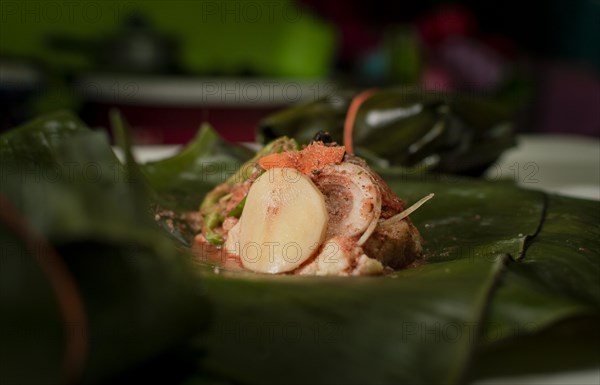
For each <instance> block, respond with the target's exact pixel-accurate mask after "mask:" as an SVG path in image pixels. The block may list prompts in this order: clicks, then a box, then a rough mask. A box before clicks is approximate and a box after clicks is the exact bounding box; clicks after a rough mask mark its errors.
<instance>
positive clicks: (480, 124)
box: [258, 88, 515, 175]
mask: <svg viewBox="0 0 600 385" xmlns="http://www.w3.org/2000/svg"><path fill="white" fill-rule="evenodd" d="M354 96H356V93H354V92H348V91H346V92H339V93H334V94H332V95H329V96H327V97H325V98H323V99H320V100H317V101H314V102H310V103H307V104H303V105H299V106H294V107H290V108H288V109H286V110H283V111H280V112H276V113H274V114H273V115H271V116H268V117H267V118H265V119H264V120H263V121H262V122H261V125H260V128H259V132H258V140H259V141H260V142H262V143H266V142H268V141H270V140H273V139H275V138H277V137H280V136H289V137H291V138H294V139H296V140H297V141H298V142H299V143H301V144H306V143H308V142H309V141H310V140H311V139H312V137H313V136H314V135H315V133H316V132H318V131H319V130H322V131H327V132H329V133H330V134H331V136H332V138H333V139H334V140H335V141H337V142H338V143H342V139H343V127H344V120H345V119H346V112H347V111H348V108H349V106H350V102H351V100H352V98H353V97H354ZM353 127H354V128H353V139H354V150H355V152H356V153H357V154H358V155H360V156H362V157H364V158H366V159H368V160H370V161H371V164H372V165H374V166H380V167H390V166H396V167H398V166H402V167H408V168H416V169H427V170H432V171H438V172H445V173H455V174H462V175H480V174H481V173H482V172H483V171H484V170H485V169H486V168H488V167H489V166H490V165H491V164H492V163H493V162H494V161H495V160H496V159H497V158H498V157H499V156H500V154H502V152H504V151H505V150H506V149H507V148H510V147H512V146H513V145H514V143H515V139H514V132H513V117H512V111H511V110H510V109H508V108H506V107H505V106H502V105H500V104H498V103H497V102H493V101H491V100H486V99H483V98H476V97H473V96H470V95H462V94H443V93H438V92H432V91H423V90H418V89H413V88H388V89H381V90H378V91H377V92H375V93H374V94H373V95H372V96H371V97H369V98H368V99H366V100H365V101H364V102H363V104H362V105H361V106H360V109H359V110H358V113H357V116H356V120H355V122H354V125H353Z"/></svg>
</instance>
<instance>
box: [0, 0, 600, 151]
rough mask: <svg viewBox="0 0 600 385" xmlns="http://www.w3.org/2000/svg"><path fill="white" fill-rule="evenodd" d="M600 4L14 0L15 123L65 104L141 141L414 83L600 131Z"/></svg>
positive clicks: (5, 109) (3, 47) (5, 38)
mask: <svg viewBox="0 0 600 385" xmlns="http://www.w3.org/2000/svg"><path fill="white" fill-rule="evenodd" d="M599 73H600V0H573V1H568V0H550V1H541V0H540V1H523V0H521V1H516V0H503V1H485V2H482V1H475V0H463V1H452V2H449V1H433V0H428V1H426V0H419V1H383V0H371V1H342V0H333V1H318V0H303V1H272V0H266V1H252V0H248V1H185V0H176V1H111V0H102V1H87V0H85V1H84V0H80V1H75V0H68V1H60V0H58V1H18V0H2V1H0V109H1V114H0V130H6V129H8V128H9V127H11V126H14V125H16V124H19V123H21V122H23V121H25V120H27V119H30V118H32V117H35V116H37V115H39V114H43V113H46V112H51V111H55V110H57V109H65V108H66V109H71V110H74V111H76V112H77V113H78V114H79V115H80V116H81V117H82V118H83V119H84V120H85V121H86V122H87V123H88V124H90V125H91V126H94V127H97V126H107V122H108V116H107V111H108V109H110V108H111V107H115V106H116V107H118V108H120V109H121V111H122V112H123V113H124V115H125V116H126V117H127V119H128V120H129V121H130V123H131V125H132V126H133V127H134V135H135V140H136V142H137V143H147V144H162V143H182V142H185V141H187V140H188V139H190V138H191V137H192V136H193V135H194V133H195V132H196V129H197V127H198V125H199V123H200V122H202V121H209V122H210V123H212V124H213V126H215V128H216V129H217V130H218V131H219V132H221V133H222V134H223V135H224V136H225V137H226V138H228V139H231V140H235V141H252V140H253V139H254V137H255V129H256V125H257V123H258V122H259V121H260V119H262V118H263V117H265V116H267V115H268V114H269V113H271V112H273V111H276V110H279V109H281V108H283V107H286V106H290V105H293V104H296V103H302V102H308V101H312V100H315V99H317V98H321V97H326V96H328V95H331V94H332V93H333V92H335V91H336V90H340V89H348V88H349V89H353V88H364V87H373V86H377V87H383V86H399V85H411V86H417V87H421V88H423V89H427V90H435V91H439V92H449V91H457V92H464V93H469V94H474V95H481V96H482V97H486V98H491V99H494V100H496V101H498V103H502V104H505V105H506V106H509V107H510V108H511V109H512V110H513V111H514V114H515V117H516V119H517V121H518V129H519V131H520V132H550V133H559V132H560V133H573V134H582V135H590V136H596V137H597V136H599V135H600V112H598V111H599V108H600V78H599Z"/></svg>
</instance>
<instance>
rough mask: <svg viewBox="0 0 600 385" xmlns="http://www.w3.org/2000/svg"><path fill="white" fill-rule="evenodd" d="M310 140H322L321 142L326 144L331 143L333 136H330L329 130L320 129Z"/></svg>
mask: <svg viewBox="0 0 600 385" xmlns="http://www.w3.org/2000/svg"><path fill="white" fill-rule="evenodd" d="M310 142H311V143H313V142H323V144H328V143H333V138H332V137H331V134H330V133H329V132H327V131H323V130H320V131H319V132H317V133H316V134H315V136H314V137H313V139H312V140H311V141H310Z"/></svg>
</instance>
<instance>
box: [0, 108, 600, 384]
mask: <svg viewBox="0 0 600 385" xmlns="http://www.w3.org/2000/svg"><path fill="white" fill-rule="evenodd" d="M122 126H125V125H124V124H122ZM124 136H126V135H124ZM211 141H212V143H215V141H216V142H218V143H222V142H220V139H218V137H216V136H215V134H214V132H213V131H211V130H210V128H206V127H205V128H204V130H203V131H201V133H200V134H199V135H198V137H197V138H196V139H195V140H194V141H193V142H192V144H190V145H189V146H187V147H186V148H185V149H184V150H183V151H182V153H181V154H179V155H176V156H175V157H173V158H170V159H166V160H163V161H159V162H153V163H152V164H149V165H142V166H140V167H139V168H138V166H136V165H128V166H127V167H124V166H123V165H121V164H119V163H118V162H117V161H116V158H115V157H114V155H112V152H111V149H110V146H109V145H108V142H107V140H106V138H105V136H104V135H103V134H101V133H98V132H92V131H90V130H89V129H87V128H85V127H83V126H82V124H81V123H80V122H79V121H78V120H77V119H76V118H74V117H73V116H71V115H68V114H59V115H54V116H50V117H47V118H43V119H40V120H38V121H35V122H32V123H31V124H29V125H26V126H24V127H21V128H19V129H16V130H14V131H12V132H9V133H7V134H4V135H2V136H0V154H1V155H2V169H1V170H2V174H1V176H2V187H1V188H0V192H1V194H2V196H5V197H6V200H7V201H8V202H10V204H11V206H14V207H15V208H16V209H17V210H18V212H19V213H20V215H21V216H22V218H23V219H24V220H26V221H27V223H29V225H30V226H31V227H32V228H33V229H35V230H36V231H37V233H38V234H39V235H40V236H41V237H43V238H45V239H46V240H47V242H48V243H49V244H50V245H51V246H52V247H54V248H55V250H56V252H57V254H58V255H60V257H61V258H62V259H63V260H64V261H65V264H66V266H67V267H68V269H69V271H70V273H71V274H72V276H73V277H74V280H75V282H76V283H77V285H78V287H79V290H80V293H81V297H82V300H83V303H84V304H85V310H86V315H87V319H88V320H89V327H88V330H89V333H88V334H89V340H90V341H91V343H90V349H89V354H88V355H86V357H85V358H86V360H85V365H84V370H83V373H84V374H83V376H82V377H81V379H82V381H83V382H102V381H109V380H110V379H115V378H119V379H121V380H123V379H127V380H129V381H130V382H133V381H139V380H143V379H149V380H153V379H154V380H156V379H157V378H164V379H165V381H168V382H171V383H185V384H195V383H202V384H205V383H240V384H258V383H307V382H310V383H348V384H353V383H356V384H358V383H369V384H371V383H374V384H375V383H376V384H398V383H410V384H415V383H423V384H425V383H427V384H429V383H448V384H455V383H463V382H467V381H475V380H481V379H487V378H490V377H497V376H503V375H511V374H532V373H547V372H551V371H556V370H568V369H578V368H589V367H594V365H597V363H598V360H597V358H598V356H597V354H596V355H594V352H597V351H600V349H598V347H600V338H598V331H597V328H596V327H595V324H596V322H597V321H598V320H599V319H600V282H599V281H600V280H598V274H599V266H600V236H599V235H600V226H599V223H600V220H599V219H600V218H598V216H599V213H600V203H598V202H591V201H583V200H576V199H568V198H563V197H558V196H554V195H547V194H544V193H541V192H536V191H529V190H523V189H520V188H517V187H515V186H514V185H512V184H509V183H505V182H487V181H482V180H474V179H465V178H459V177H455V176H444V175H438V174H429V173H415V172H397V171H395V170H391V169H390V170H387V171H385V172H383V174H382V176H383V177H384V179H385V180H386V181H388V183H389V184H390V186H391V188H392V189H393V190H394V191H395V192H396V193H397V194H398V195H400V196H401V197H402V198H403V199H405V200H406V201H407V202H408V203H409V204H410V203H412V202H415V201H416V200H418V199H419V198H421V197H423V196H424V195H426V194H428V193H431V192H434V193H435V194H436V196H435V198H434V199H433V200H431V201H430V202H428V203H427V204H426V205H424V206H423V207H422V208H420V209H419V210H418V211H417V212H415V213H414V214H412V215H411V218H412V219H413V221H414V223H415V224H416V225H417V227H418V228H419V229H420V231H421V233H422V235H423V237H424V238H425V240H426V244H425V253H426V255H427V263H425V264H423V265H421V266H419V267H415V268H411V269H406V270H402V271H398V272H396V273H394V274H390V275H387V276H382V277H357V278H342V277H340V278H317V277H288V276H263V275H256V274H250V273H235V272H228V271H225V270H222V269H221V270H217V269H213V268H212V266H211V265H209V264H208V263H206V262H205V261H204V258H203V255H202V254H200V255H197V254H192V253H191V252H190V251H189V249H188V248H187V247H188V246H189V244H190V243H191V236H192V233H191V232H180V233H179V234H178V235H177V236H174V237H168V236H167V232H166V231H168V230H171V231H172V230H173V228H177V226H175V227H173V226H170V227H165V226H162V227H160V226H157V225H156V223H155V222H154V221H152V215H153V214H155V211H153V209H152V208H153V207H154V206H161V207H162V206H168V205H172V206H169V207H170V210H174V211H175V214H181V215H174V216H172V217H171V218H169V219H170V220H171V221H173V222H175V224H177V223H178V222H182V223H183V224H184V222H186V216H185V215H184V214H186V210H190V209H197V207H198V205H199V204H200V202H201V200H202V198H203V194H205V192H206V191H208V188H209V187H210V186H213V185H214V184H215V183H218V182H219V181H221V180H224V179H225V178H226V177H227V176H229V175H231V173H230V171H227V172H226V173H223V174H221V175H220V177H219V178H215V176H214V169H208V168H207V167H204V166H203V164H206V162H212V163H211V165H214V164H215V162H217V163H218V162H220V161H221V160H223V161H225V162H235V161H239V162H243V161H244V160H245V159H247V157H246V156H245V155H239V157H237V156H238V155H233V156H232V155H231V154H232V153H231V152H225V153H221V152H219V151H220V150H215V146H213V145H210V144H209V143H211ZM121 143H123V144H124V145H127V140H121ZM215 151H216V152H215ZM227 151H230V150H227ZM126 153H129V149H126ZM220 156H222V158H220ZM127 158H128V159H131V156H128V157H127ZM215 159H216V160H215ZM67 162H78V163H77V164H80V165H87V164H89V163H93V164H97V165H99V167H101V168H102V170H104V169H107V170H110V169H118V170H120V171H119V172H122V173H124V175H125V176H124V177H123V178H122V179H121V178H119V179H117V180H114V179H111V178H108V179H109V180H104V179H102V181H101V182H99V183H87V182H88V181H87V180H86V179H85V178H86V176H85V174H84V176H79V177H77V178H79V179H77V178H76V179H75V180H73V181H69V180H63V179H64V178H63V179H59V180H58V182H57V183H54V182H52V183H50V182H48V181H47V180H46V179H48V178H47V177H46V178H42V179H43V180H41V181H40V180H39V179H38V180H35V179H31V178H35V177H36V176H37V175H40V174H39V173H33V175H30V174H32V173H31V172H28V171H27V170H29V171H31V170H35V169H36V167H34V166H32V165H33V164H35V165H38V166H39V167H41V168H42V169H44V170H48V169H52V170H56V169H57V168H56V167H57V165H58V167H59V168H60V170H61V171H62V172H66V168H67V166H69V165H70V164H71V163H67ZM229 164H231V163H229ZM69 167H71V169H72V168H73V167H74V166H72V165H71V166H69ZM223 167H224V169H225V167H229V166H223ZM138 169H139V170H140V171H141V172H139V173H138V172H135V170H138ZM227 170H229V169H227ZM107 172H108V171H107ZM208 173H210V175H208ZM52 175H54V174H52ZM102 175H108V174H104V173H103V174H102ZM210 178H212V179H210ZM88 179H89V175H88ZM132 179H133V180H132ZM53 180H54V179H53ZM178 197H179V198H181V199H182V202H181V203H179V201H178ZM186 197H194V199H189V200H187V199H186ZM196 197H197V198H196ZM195 199H198V200H197V201H196V202H193V201H194V200H195ZM2 218H3V217H2ZM0 225H1V226H0V230H1V232H0V236H1V237H2V241H3V245H4V244H5V243H6V244H7V245H9V247H3V250H4V252H5V255H6V257H7V258H3V260H6V261H7V262H6V263H5V264H3V266H2V270H1V271H0V276H1V278H2V281H1V282H2V296H1V297H0V311H2V314H9V315H10V316H9V317H2V318H1V319H0V322H2V325H1V326H2V328H1V330H2V331H6V330H9V331H10V332H7V333H4V334H3V335H2V336H1V338H2V341H3V344H2V345H0V358H1V359H2V360H1V361H0V362H8V363H9V365H8V366H7V365H2V366H0V371H1V373H0V374H1V375H2V377H3V378H9V379H21V378H28V379H29V380H30V381H29V382H44V379H45V380H46V382H55V381H51V380H48V379H56V378H58V376H59V374H60V373H58V370H59V368H60V367H61V365H62V361H61V360H60V359H58V358H57V355H58V356H59V355H60V354H61V352H62V351H63V349H64V346H63V345H64V329H65V327H64V322H63V321H61V319H60V312H59V310H58V309H57V305H56V299H55V298H54V296H53V295H51V291H50V290H49V287H48V286H49V285H48V283H47V281H46V280H45V277H44V275H43V272H42V271H40V268H39V266H38V265H36V264H35V263H28V264H22V263H19V259H20V258H25V257H27V258H28V260H31V259H32V258H33V259H34V260H35V255H31V252H29V251H28V249H27V244H26V242H23V241H22V239H20V238H19V237H18V235H17V234H16V231H15V230H14V228H13V227H14V226H10V223H6V222H5V221H2V222H0ZM190 260H194V261H195V263H193V264H192V263H190ZM15 277H18V279H15ZM40 320H44V321H45V322H41V325H39V324H40ZM38 325H39V326H38ZM32 330H35V331H36V333H35V334H33V333H31V331H32ZM23 336H25V337H23ZM186 336H187V337H186ZM92 337H94V338H92ZM5 341H6V343H4V342H5ZM40 341H43V343H39V342H40ZM174 350H175V351H176V353H174V354H171V355H168V352H172V351H174ZM165 354H167V356H165ZM151 358H153V360H152V361H148V360H149V359H151ZM178 360H179V361H182V362H186V363H191V364H190V366H187V367H186V369H185V370H183V371H181V370H176V369H174V365H175V363H174V362H177V361H178ZM557 362H559V363H560V365H558V364H557ZM33 369H35V370H33ZM157 370H159V371H161V373H162V375H163V376H164V377H157V376H154V373H156V371H157ZM23 376H25V377H23ZM115 376H119V377H115ZM21 382H24V381H21Z"/></svg>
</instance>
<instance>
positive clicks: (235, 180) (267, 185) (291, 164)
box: [196, 138, 422, 275]
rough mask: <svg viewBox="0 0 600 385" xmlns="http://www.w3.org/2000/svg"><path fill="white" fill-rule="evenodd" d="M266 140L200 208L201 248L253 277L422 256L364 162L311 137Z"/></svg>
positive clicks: (390, 266)
mask: <svg viewBox="0 0 600 385" xmlns="http://www.w3.org/2000/svg"><path fill="white" fill-rule="evenodd" d="M296 147H297V146H296V145H295V142H294V141H293V140H290V139H287V138H281V139H279V140H278V141H275V142H272V143H271V144H269V145H268V146H267V148H266V149H265V151H263V152H262V153H261V154H260V155H258V156H257V158H255V159H254V161H252V162H249V163H248V164H246V165H245V166H244V167H242V169H240V170H239V171H238V173H237V174H236V175H234V176H232V177H231V178H230V179H229V180H228V181H226V182H225V183H223V184H221V185H219V186H217V187H216V188H215V189H214V190H213V191H211V192H210V193H209V194H208V195H207V197H206V198H205V200H204V202H203V204H202V206H201V209H200V211H201V214H202V216H203V218H204V224H203V227H202V232H201V233H200V234H198V235H197V236H196V242H197V243H198V244H200V245H206V244H212V245H215V246H216V247H219V248H221V250H222V251H224V253H225V254H226V255H227V258H226V261H225V263H224V266H225V267H230V268H231V267H237V268H242V269H245V270H250V271H254V272H258V273H270V274H283V273H285V274H299V275H374V274H381V273H383V272H385V271H386V270H387V271H390V270H395V269H400V268H403V267H406V266H409V265H411V264H413V263H415V262H417V261H418V260H420V259H421V253H422V246H421V244H422V239H421V236H420V234H419V232H418V230H417V228H416V227H415V226H414V225H413V224H412V222H411V220H410V219H409V218H408V214H409V213H410V212H411V210H405V207H404V202H403V201H402V200H401V199H400V198H398V197H397V196H396V195H395V194H394V193H393V192H392V191H391V189H390V188H389V186H388V185H387V184H386V183H385V182H384V181H383V179H382V178H381V177H380V176H379V175H377V174H376V173H375V172H374V171H373V170H371V169H370V168H369V167H368V166H367V164H366V162H365V161H364V160H362V159H361V158H359V157H357V156H354V155H351V154H347V153H346V152H345V149H344V147H342V146H338V145H337V144H335V143H327V141H325V142H323V141H313V142H312V143H311V144H309V145H308V146H306V147H305V148H304V149H302V150H296V149H295V148H296Z"/></svg>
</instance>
